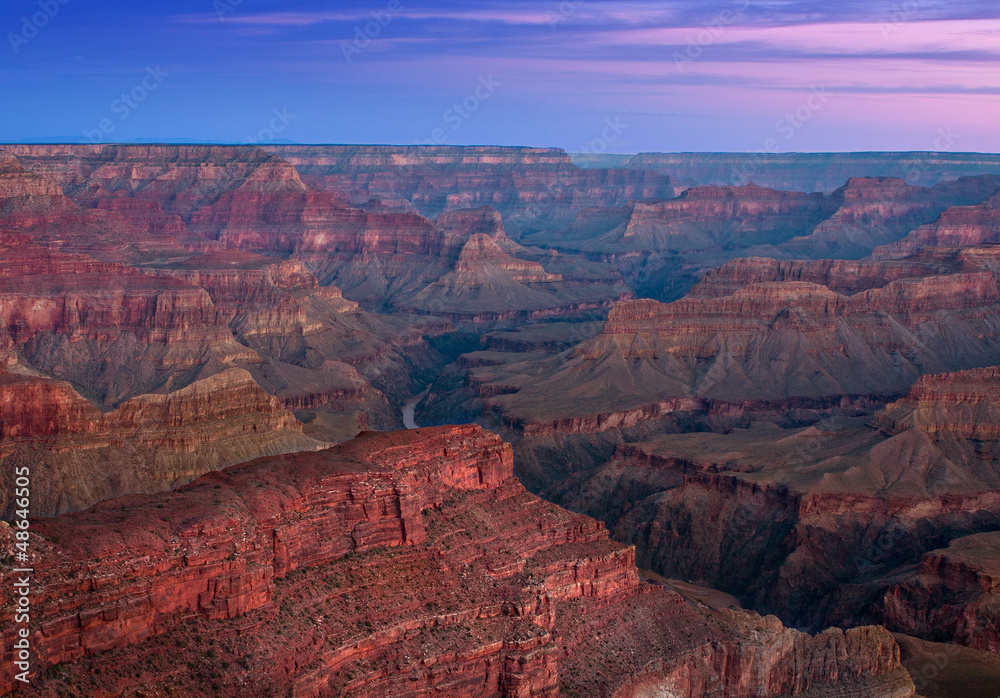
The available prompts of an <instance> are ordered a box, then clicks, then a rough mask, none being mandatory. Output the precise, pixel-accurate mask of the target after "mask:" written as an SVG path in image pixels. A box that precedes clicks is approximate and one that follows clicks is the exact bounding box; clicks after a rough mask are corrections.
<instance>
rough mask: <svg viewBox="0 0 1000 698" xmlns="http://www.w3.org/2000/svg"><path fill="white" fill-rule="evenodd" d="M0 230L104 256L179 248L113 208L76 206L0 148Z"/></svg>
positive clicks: (122, 257) (141, 255)
mask: <svg viewBox="0 0 1000 698" xmlns="http://www.w3.org/2000/svg"><path fill="white" fill-rule="evenodd" d="M0 230H5V231H11V232H17V233H20V234H22V235H24V236H26V237H28V238H30V239H32V240H34V241H36V242H37V243H39V244H40V245H43V246H46V247H49V248H51V249H55V250H62V251H65V252H75V253H85V254H88V255H91V256H93V257H95V258H98V259H101V260H103V261H109V262H122V261H129V260H142V259H147V258H149V257H151V256H156V255H163V254H169V253H170V252H171V251H174V250H176V249H177V247H176V244H175V243H174V241H173V239H171V238H159V237H156V236H152V235H148V234H146V233H145V232H144V231H143V230H141V229H139V228H136V227H134V226H132V225H130V224H129V223H128V222H127V220H126V219H125V218H123V217H122V216H121V215H120V214H119V213H117V212H115V211H94V210H88V209H85V208H82V207H80V206H78V205H77V204H76V203H74V202H73V201H72V200H70V199H69V198H68V197H67V196H66V195H65V194H64V192H63V190H62V188H61V187H60V186H59V185H58V184H56V183H55V182H53V181H51V180H49V179H47V178H45V177H43V176H41V175H39V174H37V173H35V172H32V171H29V169H28V168H27V167H25V166H24V164H23V163H22V162H20V161H19V160H18V159H17V158H16V157H14V156H13V155H12V154H11V152H10V150H9V149H8V150H3V151H0Z"/></svg>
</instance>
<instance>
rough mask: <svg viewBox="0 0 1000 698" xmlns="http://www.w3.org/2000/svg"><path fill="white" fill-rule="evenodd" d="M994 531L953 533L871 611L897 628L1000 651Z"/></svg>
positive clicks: (999, 566) (999, 545)
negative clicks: (947, 540) (947, 543)
mask: <svg viewBox="0 0 1000 698" xmlns="http://www.w3.org/2000/svg"><path fill="white" fill-rule="evenodd" d="M998 590H1000V533H996V532H990V533H980V534H977V535H973V536H966V537H964V538H956V539H954V540H952V541H951V542H950V544H949V545H948V547H946V548H944V549H941V550H933V551H930V552H928V553H927V554H926V555H924V557H923V558H922V559H921V560H920V563H919V565H918V567H917V569H916V571H915V573H914V574H912V575H908V576H907V578H905V579H903V580H902V581H899V582H898V583H896V584H894V585H893V586H891V587H890V588H889V589H888V590H887V591H886V593H885V595H884V596H883V598H882V599H880V600H879V602H878V603H877V604H876V609H875V613H873V615H879V616H881V617H883V618H885V620H886V622H888V623H891V624H892V625H893V626H894V627H896V628H898V629H899V631H900V632H908V633H910V634H913V635H917V636H920V637H924V638H927V639H930V640H939V641H945V642H958V643H960V644H963V645H967V646H970V647H975V648H978V649H982V650H988V651H990V652H993V653H997V652H1000V633H998V632H997V622H998V620H1000V613H998V611H1000V609H998V607H997V593H998Z"/></svg>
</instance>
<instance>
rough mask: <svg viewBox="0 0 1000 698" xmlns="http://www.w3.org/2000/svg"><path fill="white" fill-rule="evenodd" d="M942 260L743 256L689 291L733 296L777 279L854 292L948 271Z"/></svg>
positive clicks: (697, 294) (692, 295)
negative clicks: (816, 258) (750, 287)
mask: <svg viewBox="0 0 1000 698" xmlns="http://www.w3.org/2000/svg"><path fill="white" fill-rule="evenodd" d="M946 270H947V268H946V267H945V266H944V265H942V264H941V263H936V264H935V263H933V262H930V261H920V260H916V259H914V260H905V261H899V262H870V261H865V260H860V261H855V260H835V259H823V260H816V261H812V260H809V261H807V260H779V259H766V258H761V257H742V258H740V259H734V260H733V261H731V262H726V263H725V264H723V265H722V266H721V267H717V268H715V269H710V270H709V271H707V272H706V273H705V275H704V276H702V277H701V280H700V281H698V283H697V284H695V286H694V288H692V289H691V292H690V293H689V294H688V297H690V298H721V297H725V296H731V295H733V294H734V293H736V292H737V291H739V290H740V289H741V288H743V287H744V286H750V285H752V284H760V283H767V282H777V281H803V282H806V283H811V284H817V285H820V286H826V287H827V288H829V289H830V290H831V291H836V292H837V293H841V294H844V295H853V294H855V293H859V292H861V291H867V290H870V289H874V288H882V287H884V286H888V285H889V284H891V283H892V282H894V281H901V280H903V279H913V278H921V277H926V276H931V275H933V274H936V273H941V272H943V271H946Z"/></svg>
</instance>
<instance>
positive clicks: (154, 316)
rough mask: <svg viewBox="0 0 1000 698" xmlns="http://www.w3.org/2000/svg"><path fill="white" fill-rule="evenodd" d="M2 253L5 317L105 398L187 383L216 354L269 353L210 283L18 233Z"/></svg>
mask: <svg viewBox="0 0 1000 698" xmlns="http://www.w3.org/2000/svg"><path fill="white" fill-rule="evenodd" d="M0 252H2V257H0V325H2V326H4V327H5V328H6V330H7V333H8V334H9V336H10V338H11V340H12V342H13V344H14V345H15V346H16V348H17V351H18V352H19V354H20V355H21V356H22V357H23V358H24V360H25V361H26V362H27V363H28V364H30V365H31V366H32V367H34V368H36V369H38V370H41V371H44V372H46V373H49V374H51V375H53V376H55V377H57V378H60V379H64V380H69V381H71V382H73V383H75V384H77V385H80V386H83V387H85V388H86V389H88V390H90V391H93V392H94V393H95V394H96V395H98V396H99V397H100V399H101V401H103V402H104V403H105V404H108V405H114V404H117V403H118V402H120V401H121V400H122V399H124V398H126V397H128V396H130V395H137V394H142V393H147V392H152V391H153V390H155V389H157V388H159V387H161V386H166V387H167V388H170V387H174V386H176V387H180V385H178V383H180V384H183V383H184V382H185V381H190V376H188V375H186V374H187V373H189V372H190V371H193V370H198V369H199V368H200V367H203V366H204V365H206V364H207V363H209V362H217V363H218V365H220V366H224V365H226V364H232V362H234V361H255V360H260V357H259V356H258V355H257V354H256V353H255V352H254V351H253V350H251V349H248V348H247V347H245V346H243V345H241V344H239V343H237V342H236V341H235V339H234V338H233V335H232V332H231V331H230V330H229V328H228V327H227V326H226V324H225V320H224V318H222V317H220V315H219V313H218V311H217V310H216V308H215V306H214V305H213V303H212V300H211V298H210V297H209V295H208V293H207V292H206V291H205V290H204V289H201V288H197V287H194V286H189V285H187V284H185V283H183V282H181V281H178V280H175V279H169V278H160V279H154V278H150V277H149V276H147V275H144V274H142V273H140V272H138V271H137V270H135V269H133V268H131V267H126V266H124V265H121V264H108V263H101V262H96V261H95V260H93V259H91V258H89V257H84V256H80V255H68V254H64V253H61V252H51V251H49V250H47V249H45V248H42V247H39V246H36V245H33V244H29V243H25V242H23V240H18V239H14V240H12V239H7V240H6V241H3V240H0ZM128 361H134V362H135V363H133V364H131V366H130V368H129V369H128V370H125V371H123V370H122V366H123V365H124V364H125V363H126V362H128Z"/></svg>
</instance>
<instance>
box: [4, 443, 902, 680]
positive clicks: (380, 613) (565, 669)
mask: <svg viewBox="0 0 1000 698" xmlns="http://www.w3.org/2000/svg"><path fill="white" fill-rule="evenodd" d="M512 469H513V462H512V454H511V450H510V447H509V446H507V445H505V444H503V443H502V442H501V441H500V440H499V439H498V438H497V437H495V436H492V435H489V434H486V433H485V432H482V431H481V430H480V429H478V428H477V427H449V428H441V429H435V430H423V431H417V432H406V433H397V434H366V435H363V436H362V437H360V438H359V439H356V440H355V441H354V442H351V443H349V444H345V445H343V446H340V447H336V448H334V449H331V450H328V451H324V452H320V453H313V454H299V455H295V456H285V457H279V458H271V459H266V460H261V461H256V462H254V463H250V464H246V465H243V466H238V467H235V468H231V469H229V470H226V471H224V472H222V473H216V474H212V475H208V476H205V477H203V478H202V479H200V480H198V481H196V482H194V483H192V484H191V485H188V486H186V487H184V488H182V489H181V490H179V491H178V492H175V493H170V494H165V495H158V496H155V497H134V498H131V499H128V500H121V501H118V502H112V503H107V504H104V505H99V506H97V507H95V508H93V509H91V510H89V511H87V512H84V513H80V514H74V515H69V516H64V517H60V518H57V519H53V520H48V521H35V522H33V524H32V530H33V531H35V532H36V533H37V534H39V535H38V536H37V540H34V541H33V544H32V551H33V554H34V555H35V559H36V563H35V568H36V570H37V571H36V573H35V576H34V580H33V584H34V585H35V586H34V588H36V589H38V590H39V592H38V594H37V598H33V603H32V614H33V616H32V617H33V626H32V627H33V631H32V641H33V648H34V649H33V651H34V652H35V657H34V661H35V662H36V666H37V667H38V668H44V667H49V666H52V665H57V664H58V665H60V666H58V667H57V668H56V669H55V671H53V672H48V673H47V676H48V677H49V678H47V679H44V680H43V679H41V678H38V677H36V678H35V682H34V687H33V688H31V689H28V693H29V694H39V695H55V694H56V693H57V692H58V691H59V690H60V689H61V688H62V687H64V686H68V685H70V682H72V685H75V686H78V687H81V688H83V690H91V689H88V688H86V687H88V686H89V687H92V689H93V690H94V691H102V692H109V693H110V692H121V691H123V690H129V689H131V688H134V687H137V686H138V685H139V684H140V683H141V684H142V688H143V690H147V689H149V690H160V689H167V688H168V687H169V689H170V690H172V691H173V692H181V693H183V694H185V695H201V694H205V693H209V692H214V693H217V694H218V693H221V694H223V695H241V696H257V695H261V696H264V695H275V694H276V693H278V692H281V693H284V692H287V691H292V692H294V693H295V694H296V695H304V696H319V695H326V694H329V693H333V692H340V693H342V694H345V695H358V696H360V695H400V694H401V692H404V691H405V692H408V693H421V692H429V691H438V692H440V691H446V692H447V693H448V695H452V696H456V697H458V698H461V697H462V696H468V697H470V698H471V696H483V695H488V696H519V695H538V696H555V695H558V694H559V693H560V691H562V692H563V693H565V692H566V691H574V690H576V691H579V690H586V691H588V692H587V695H593V696H607V697H610V696H612V695H642V694H641V693H640V692H639V691H640V689H641V690H650V689H655V690H660V691H661V692H662V691H664V690H665V691H670V692H672V691H675V690H686V689H687V688H689V687H690V688H691V690H697V687H698V686H704V685H705V684H706V683H707V682H708V681H712V682H713V686H715V687H716V690H717V692H718V695H720V696H724V697H728V696H732V697H733V698H735V697H736V696H740V695H746V692H747V691H748V690H749V691H751V692H754V693H766V692H769V691H781V692H790V693H795V694H800V693H804V692H806V691H809V690H815V689H817V688H819V687H821V686H828V685H833V684H838V683H839V684H841V685H843V684H848V685H851V686H852V687H853V690H854V691H855V693H854V695H859V696H873V697H874V696H884V695H899V696H910V695H912V693H913V686H912V682H910V681H909V678H908V676H907V675H906V673H905V671H903V670H902V669H901V665H900V661H899V651H898V647H897V646H896V645H895V643H894V642H893V640H892V638H891V636H889V635H888V634H887V633H885V631H883V630H880V629H865V630H859V631H852V632H851V633H849V634H848V635H846V636H845V635H844V634H842V633H840V632H839V631H831V632H829V633H827V634H825V635H823V636H820V637H819V638H816V639H815V640H814V639H810V638H808V637H806V636H804V635H802V634H800V633H795V632H794V631H787V630H784V629H782V628H781V626H780V624H778V623H777V622H776V621H774V620H773V619H761V618H759V617H753V616H749V615H745V614H739V613H722V614H713V612H699V611H696V610H695V609H693V608H692V607H691V606H688V605H687V604H686V603H685V602H683V601H682V600H681V598H680V597H679V596H677V595H675V594H673V593H672V592H668V591H666V590H665V589H662V588H657V587H652V586H649V585H645V584H643V583H642V582H640V581H639V579H638V575H637V572H636V569H635V567H634V565H633V559H634V558H633V550H632V549H630V548H625V547H623V546H620V545H617V544H614V543H611V542H610V541H608V540H607V532H606V531H605V530H604V528H603V526H602V525H600V524H598V523H597V522H595V521H593V520H591V519H587V518H586V517H583V516H580V515H577V514H571V513H569V512H567V511H564V510H561V509H559V508H558V507H555V506H553V505H550V504H546V503H544V502H542V501H540V500H538V499H537V498H535V497H533V496H531V495H529V494H528V493H527V492H525V491H524V489H523V488H522V487H521V486H520V485H519V484H518V483H517V481H516V480H514V479H513V478H512V477H511V473H512ZM43 560H44V564H43V563H42V561H43ZM10 574H11V573H10V572H7V571H6V570H5V571H4V572H3V574H0V577H2V579H3V581H4V583H5V584H7V582H9V581H10V580H9V579H8V577H9V576H10ZM8 586H9V585H8ZM706 614H707V615H706ZM209 631H210V632H209ZM10 632H12V631H11V630H10V629H7V630H5V631H4V647H5V650H4V656H3V660H4V666H5V668H4V674H3V683H2V684H0V689H6V690H9V689H11V688H12V687H13V679H12V673H11V672H10V666H11V663H10V661H9V660H10V656H9V650H8V649H6V648H8V647H10V646H11V642H10V637H8V635H9V634H10ZM205 635H209V636H210V637H211V638H212V639H211V640H210V641H209V642H208V643H207V646H206V641H205ZM166 656H169V657H170V662H171V666H176V665H183V663H184V662H185V660H186V659H187V658H190V659H191V666H192V668H193V669H192V672H191V673H188V672H182V673H180V674H178V673H176V672H174V671H171V670H169V669H168V668H166V667H164V666H163V661H164V658H165V657H166ZM196 657H197V658H198V659H197V662H196V661H195V658H196ZM737 658H738V659H737ZM724 666H731V667H733V670H728V671H725V672H723V673H722V674H719V673H718V672H717V671H716V670H717V669H718V668H720V667H724ZM140 667H142V668H140ZM736 667H739V668H738V669H737V668H736ZM712 677H714V678H712ZM213 683H214V685H213ZM887 685H891V686H892V688H891V690H890V692H888V693H887V692H886V686H887ZM623 691H624V693H623ZM581 695H582V694H581Z"/></svg>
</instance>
